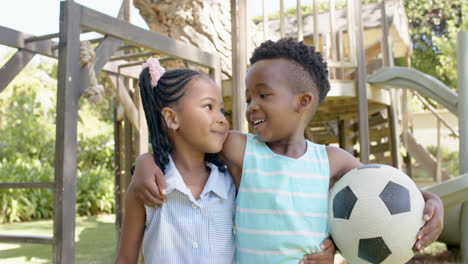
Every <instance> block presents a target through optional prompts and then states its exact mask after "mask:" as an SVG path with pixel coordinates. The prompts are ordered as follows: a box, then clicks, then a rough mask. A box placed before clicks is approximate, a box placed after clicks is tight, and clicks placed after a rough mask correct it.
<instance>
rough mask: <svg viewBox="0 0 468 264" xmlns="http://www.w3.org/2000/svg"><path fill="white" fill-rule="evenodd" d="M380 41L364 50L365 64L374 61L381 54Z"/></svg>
mask: <svg viewBox="0 0 468 264" xmlns="http://www.w3.org/2000/svg"><path fill="white" fill-rule="evenodd" d="M381 42H382V41H381V40H378V41H376V42H374V43H373V44H371V45H369V46H367V48H366V62H368V61H370V60H372V59H374V58H375V57H377V56H378V55H379V54H380V53H381V52H382V47H381V46H382V43H381Z"/></svg>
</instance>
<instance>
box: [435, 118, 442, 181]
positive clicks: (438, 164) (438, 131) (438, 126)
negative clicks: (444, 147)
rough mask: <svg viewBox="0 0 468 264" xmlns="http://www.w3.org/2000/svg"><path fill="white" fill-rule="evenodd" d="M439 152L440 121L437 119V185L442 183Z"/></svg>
mask: <svg viewBox="0 0 468 264" xmlns="http://www.w3.org/2000/svg"><path fill="white" fill-rule="evenodd" d="M440 152H441V150H440V119H437V154H436V155H437V163H436V171H435V180H436V182H437V183H441V182H442V158H441V153H440Z"/></svg>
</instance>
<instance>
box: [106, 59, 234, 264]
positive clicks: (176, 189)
mask: <svg viewBox="0 0 468 264" xmlns="http://www.w3.org/2000/svg"><path fill="white" fill-rule="evenodd" d="M143 67H144V69H143V71H142V72H141V74H140V80H139V86H140V91H141V97H142V102H143V107H144V110H145V115H146V120H147V123H148V129H149V131H150V134H151V145H152V147H153V152H154V161H155V162H156V164H157V165H158V166H159V167H160V168H161V169H162V171H164V172H165V179H166V182H167V189H166V194H167V202H166V203H165V204H164V206H162V207H160V208H153V207H148V206H145V205H144V204H143V203H142V202H141V201H140V200H138V199H137V198H136V194H135V192H134V191H133V188H129V189H128V192H127V195H126V199H125V217H124V222H123V227H122V236H121V239H120V249H119V251H118V255H117V259H116V261H115V263H137V260H138V253H139V250H140V246H141V242H142V240H143V239H144V249H143V251H144V257H145V261H146V263H217V264H223V263H232V262H233V256H234V240H233V238H234V234H233V229H232V226H233V217H234V199H235V192H236V188H235V185H234V182H233V180H232V177H231V176H230V175H229V173H228V172H227V171H226V168H225V165H224V164H223V162H222V161H221V160H220V159H219V157H218V156H217V154H215V153H217V152H219V151H220V150H221V149H222V146H223V143H224V141H225V139H226V135H227V131H228V123H227V121H226V118H225V117H224V115H223V110H222V108H223V101H222V97H221V92H220V89H219V87H217V86H216V84H215V83H214V82H213V81H212V80H211V79H210V78H209V77H208V76H206V75H204V74H202V73H199V72H196V71H192V70H188V69H178V70H173V71H169V72H166V73H165V70H164V68H163V67H161V66H160V65H159V61H158V60H157V59H155V58H150V59H148V61H147V63H145V64H144V65H143Z"/></svg>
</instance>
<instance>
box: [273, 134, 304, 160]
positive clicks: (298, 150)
mask: <svg viewBox="0 0 468 264" xmlns="http://www.w3.org/2000/svg"><path fill="white" fill-rule="evenodd" d="M267 145H268V147H269V148H270V150H271V151H273V152H274V153H276V154H278V155H282V156H287V157H290V158H294V159H297V158H300V157H302V155H304V153H305V152H306V151H307V143H306V140H305V138H304V136H303V135H300V136H296V137H290V138H285V139H282V140H279V141H275V142H267Z"/></svg>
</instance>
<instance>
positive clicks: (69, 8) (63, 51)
mask: <svg viewBox="0 0 468 264" xmlns="http://www.w3.org/2000/svg"><path fill="white" fill-rule="evenodd" d="M79 15H80V10H79V8H78V6H77V5H76V4H74V2H71V1H66V2H61V3H60V36H59V60H58V73H57V121H56V143H55V184H56V186H55V199H54V205H55V206H54V239H55V240H54V241H55V244H54V263H70V264H73V263H75V207H76V171H77V167H76V165H77V160H76V156H77V154H76V149H77V121H78V100H79V98H80V94H81V93H80V92H79V85H80V82H81V80H80V76H81V73H80V71H82V70H83V69H80V65H79V63H78V62H79V61H80V16H79Z"/></svg>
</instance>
